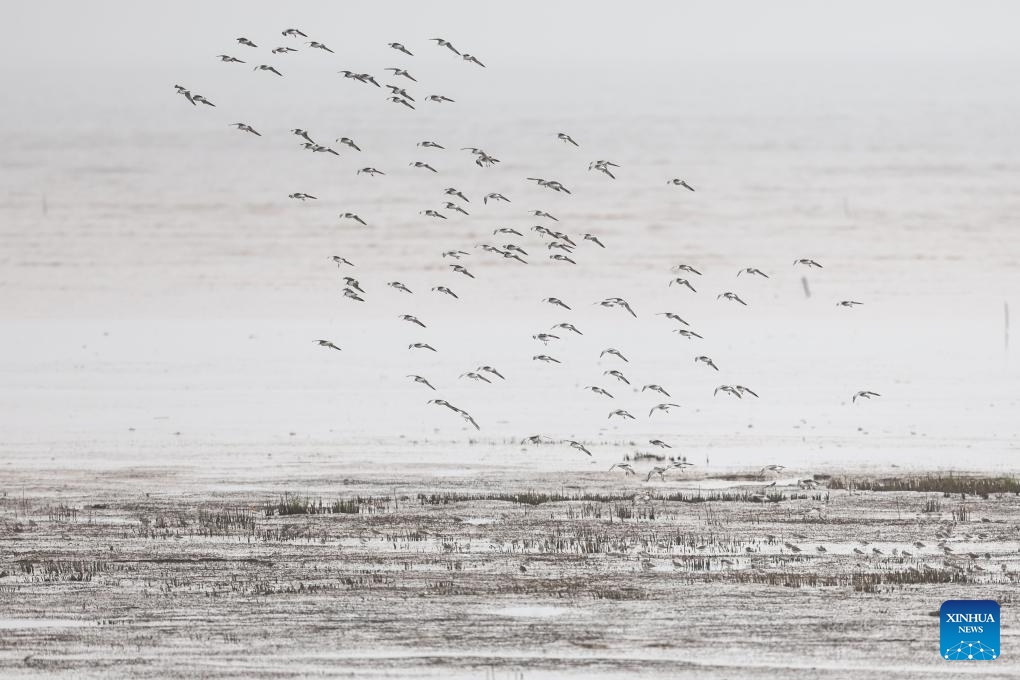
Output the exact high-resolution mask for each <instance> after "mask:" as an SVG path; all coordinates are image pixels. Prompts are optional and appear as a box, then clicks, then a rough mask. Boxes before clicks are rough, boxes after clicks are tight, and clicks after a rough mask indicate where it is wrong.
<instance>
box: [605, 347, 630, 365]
mask: <svg viewBox="0 0 1020 680" xmlns="http://www.w3.org/2000/svg"><path fill="white" fill-rule="evenodd" d="M607 354H612V355H613V356H614V357H618V358H620V359H623V360H624V361H627V357H625V356H623V354H622V353H621V352H620V350H618V349H616V348H614V347H607V348H606V349H604V350H602V353H601V354H599V358H600V359H601V358H602V357H604V356H605V355H607ZM627 363H630V362H627Z"/></svg>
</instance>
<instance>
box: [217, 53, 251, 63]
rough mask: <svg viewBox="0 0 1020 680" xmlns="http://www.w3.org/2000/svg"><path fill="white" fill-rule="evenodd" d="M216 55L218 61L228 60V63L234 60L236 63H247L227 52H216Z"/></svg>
mask: <svg viewBox="0 0 1020 680" xmlns="http://www.w3.org/2000/svg"><path fill="white" fill-rule="evenodd" d="M216 56H217V57H218V58H219V60H220V61H225V62H228V63H230V62H236V63H238V64H247V63H248V62H246V61H241V60H240V59H238V58H237V57H232V56H230V55H229V54H217V55H216Z"/></svg>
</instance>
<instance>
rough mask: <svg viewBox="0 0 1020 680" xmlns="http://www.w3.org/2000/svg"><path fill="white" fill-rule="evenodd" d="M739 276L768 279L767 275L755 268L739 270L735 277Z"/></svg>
mask: <svg viewBox="0 0 1020 680" xmlns="http://www.w3.org/2000/svg"><path fill="white" fill-rule="evenodd" d="M741 274H749V275H751V276H761V277H764V278H766V279H767V278H769V275H768V274H766V273H765V272H763V271H762V270H760V269H758V268H757V267H747V268H745V269H741V270H740V271H738V272H737V276H740V275H741Z"/></svg>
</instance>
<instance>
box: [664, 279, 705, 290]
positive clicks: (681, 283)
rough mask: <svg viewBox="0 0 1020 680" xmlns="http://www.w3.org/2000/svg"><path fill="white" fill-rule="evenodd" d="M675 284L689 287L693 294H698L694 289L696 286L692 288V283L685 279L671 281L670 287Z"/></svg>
mask: <svg viewBox="0 0 1020 680" xmlns="http://www.w3.org/2000/svg"><path fill="white" fill-rule="evenodd" d="M673 284H676V285H678V286H687V287H688V288H690V289H691V292H693V293H697V292H698V291H696V290H695V289H694V286H692V285H691V282H690V281H688V280H687V279H683V278H675V279H670V281H669V285H670V286H673Z"/></svg>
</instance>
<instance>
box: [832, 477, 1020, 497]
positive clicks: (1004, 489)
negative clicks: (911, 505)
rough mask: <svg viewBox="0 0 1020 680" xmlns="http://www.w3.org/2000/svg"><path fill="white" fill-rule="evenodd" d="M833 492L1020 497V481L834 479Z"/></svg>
mask: <svg viewBox="0 0 1020 680" xmlns="http://www.w3.org/2000/svg"><path fill="white" fill-rule="evenodd" d="M829 488H830V489H854V490H858V491H878V492H883V491H915V492H924V493H932V492H935V493H941V494H943V495H944V496H949V495H952V494H961V495H965V496H966V495H970V496H980V497H981V498H988V497H989V495H991V494H1003V493H1012V494H1018V495H1020V480H1017V478H1015V477H973V476H967V475H941V474H936V475H924V476H919V477H882V478H875V479H870V478H854V477H833V478H832V479H831V480H829Z"/></svg>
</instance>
